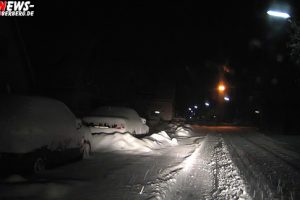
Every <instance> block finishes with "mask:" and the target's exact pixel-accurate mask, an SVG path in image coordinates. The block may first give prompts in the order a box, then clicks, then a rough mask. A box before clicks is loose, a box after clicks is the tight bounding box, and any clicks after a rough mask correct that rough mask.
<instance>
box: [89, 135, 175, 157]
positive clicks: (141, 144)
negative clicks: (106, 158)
mask: <svg viewBox="0 0 300 200" xmlns="http://www.w3.org/2000/svg"><path fill="white" fill-rule="evenodd" d="M91 144H92V149H93V150H94V151H104V152H109V151H131V152H132V153H143V152H144V153H147V152H151V151H152V150H155V149H161V148H165V147H168V146H175V145H177V144H178V143H177V140H176V139H175V138H173V139H171V138H170V137H169V136H168V134H167V133H166V132H164V131H161V132H159V133H154V134H152V135H150V136H148V137H145V138H143V139H138V138H136V137H134V136H132V135H131V134H129V133H125V134H121V133H115V134H109V135H108V134H100V135H94V136H93V138H92V139H91Z"/></svg>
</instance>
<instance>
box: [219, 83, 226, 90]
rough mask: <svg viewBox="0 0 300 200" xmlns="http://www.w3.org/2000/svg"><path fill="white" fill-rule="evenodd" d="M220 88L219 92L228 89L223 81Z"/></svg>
mask: <svg viewBox="0 0 300 200" xmlns="http://www.w3.org/2000/svg"><path fill="white" fill-rule="evenodd" d="M218 90H219V92H224V91H225V90H226V87H225V85H224V84H223V83H221V84H219V86H218Z"/></svg>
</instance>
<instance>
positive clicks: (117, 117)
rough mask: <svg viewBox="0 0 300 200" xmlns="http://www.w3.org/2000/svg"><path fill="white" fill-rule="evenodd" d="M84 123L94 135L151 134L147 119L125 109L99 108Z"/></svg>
mask: <svg viewBox="0 0 300 200" xmlns="http://www.w3.org/2000/svg"><path fill="white" fill-rule="evenodd" d="M82 121H83V124H84V125H86V126H88V127H89V128H90V131H91V133H92V134H97V133H116V132H119V133H131V134H133V135H142V134H147V133H148V132H149V127H148V126H147V125H146V119H144V118H141V117H140V116H139V115H138V113H137V112H136V111H135V110H133V109H131V108H125V107H109V106H104V107H99V108H97V109H96V110H95V111H94V112H92V113H91V114H90V116H87V117H84V118H83V120H82Z"/></svg>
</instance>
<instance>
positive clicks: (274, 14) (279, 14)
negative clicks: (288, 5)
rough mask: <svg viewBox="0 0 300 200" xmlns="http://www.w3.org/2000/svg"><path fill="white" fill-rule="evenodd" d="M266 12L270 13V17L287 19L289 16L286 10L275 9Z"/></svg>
mask: <svg viewBox="0 0 300 200" xmlns="http://www.w3.org/2000/svg"><path fill="white" fill-rule="evenodd" d="M267 14H268V15H270V16H272V17H279V18H283V19H288V18H290V17H291V16H290V15H289V14H288V13H286V12H281V11H275V10H268V12H267Z"/></svg>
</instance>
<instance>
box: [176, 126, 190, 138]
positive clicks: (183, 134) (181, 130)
mask: <svg viewBox="0 0 300 200" xmlns="http://www.w3.org/2000/svg"><path fill="white" fill-rule="evenodd" d="M175 135H176V136H178V137H190V136H191V133H190V131H189V130H187V129H185V128H183V127H178V128H177V129H176V131H175Z"/></svg>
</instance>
